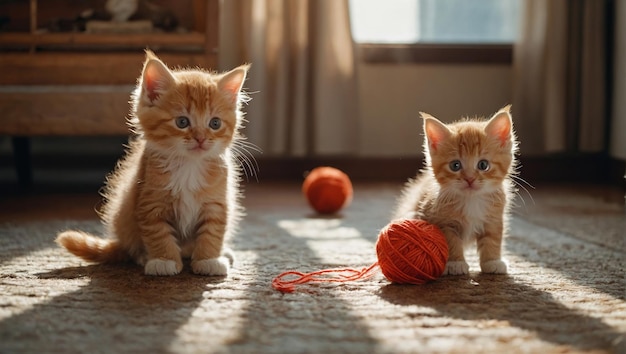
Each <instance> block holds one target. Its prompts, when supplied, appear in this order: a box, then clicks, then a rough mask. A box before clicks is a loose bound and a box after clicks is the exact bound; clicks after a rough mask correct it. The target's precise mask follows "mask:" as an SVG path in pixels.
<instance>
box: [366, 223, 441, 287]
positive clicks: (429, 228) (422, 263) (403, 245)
mask: <svg viewBox="0 0 626 354" xmlns="http://www.w3.org/2000/svg"><path fill="white" fill-rule="evenodd" d="M376 254H377V255H378V265H379V266H380V270H381V271H382V272H383V275H384V276H385V277H386V278H387V279H389V280H390V281H392V282H394V283H398V284H425V283H428V282H430V281H432V280H435V279H437V278H438V277H440V276H441V274H443V271H444V270H445V267H446V263H447V261H448V243H447V242H446V237H445V235H444V234H443V233H442V232H441V230H440V229H439V228H438V227H437V226H435V225H433V224H430V223H428V222H426V221H424V220H417V219H400V220H395V221H393V222H391V223H389V224H388V225H387V226H385V228H383V229H382V230H381V232H380V234H379V235H378V241H377V242H376Z"/></svg>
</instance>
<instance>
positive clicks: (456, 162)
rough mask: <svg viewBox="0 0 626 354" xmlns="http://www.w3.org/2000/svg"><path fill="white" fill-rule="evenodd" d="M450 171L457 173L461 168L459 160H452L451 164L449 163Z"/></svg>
mask: <svg viewBox="0 0 626 354" xmlns="http://www.w3.org/2000/svg"><path fill="white" fill-rule="evenodd" d="M449 166H450V170H452V172H457V171H460V170H461V167H463V166H462V165H461V161H459V160H454V161H452V162H450V165H449Z"/></svg>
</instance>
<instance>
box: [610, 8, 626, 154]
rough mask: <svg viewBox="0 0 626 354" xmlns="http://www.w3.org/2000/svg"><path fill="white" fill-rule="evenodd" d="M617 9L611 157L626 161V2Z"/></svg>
mask: <svg viewBox="0 0 626 354" xmlns="http://www.w3.org/2000/svg"><path fill="white" fill-rule="evenodd" d="M615 7H616V9H615V14H614V16H615V19H616V21H615V57H614V75H613V124H612V127H611V155H612V156H613V157H616V158H620V159H623V160H626V21H624V19H626V1H616V2H615ZM617 19H621V20H617Z"/></svg>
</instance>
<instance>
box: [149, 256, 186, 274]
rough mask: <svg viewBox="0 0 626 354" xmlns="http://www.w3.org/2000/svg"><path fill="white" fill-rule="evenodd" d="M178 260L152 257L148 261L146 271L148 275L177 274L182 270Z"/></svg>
mask: <svg viewBox="0 0 626 354" xmlns="http://www.w3.org/2000/svg"><path fill="white" fill-rule="evenodd" d="M180 268H182V267H177V266H176V262H175V261H172V260H169V259H151V260H149V261H148V262H146V266H145V267H144V271H145V273H146V275H176V274H178V273H179V272H180V270H181V269H180Z"/></svg>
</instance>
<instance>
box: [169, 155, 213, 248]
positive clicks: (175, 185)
mask: <svg viewBox="0 0 626 354" xmlns="http://www.w3.org/2000/svg"><path fill="white" fill-rule="evenodd" d="M204 172H205V166H204V163H203V161H202V160H188V161H173V162H172V163H170V181H169V183H168V185H167V187H166V188H167V189H169V190H170V191H171V193H172V196H173V197H174V200H175V205H174V214H175V217H176V221H177V224H178V229H179V231H180V232H181V234H182V235H181V236H183V237H187V236H191V235H190V234H191V233H192V232H193V230H194V228H195V226H196V224H197V222H198V218H199V216H200V211H201V209H202V199H201V198H200V195H199V191H200V189H201V188H203V187H204V186H206V183H207V181H206V178H205V173H204Z"/></svg>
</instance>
